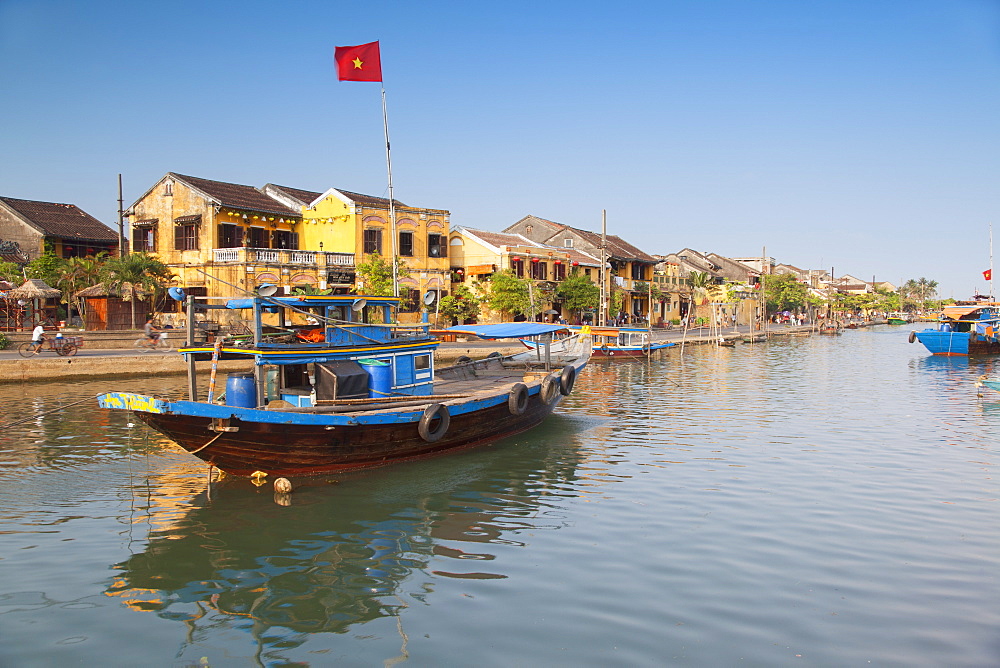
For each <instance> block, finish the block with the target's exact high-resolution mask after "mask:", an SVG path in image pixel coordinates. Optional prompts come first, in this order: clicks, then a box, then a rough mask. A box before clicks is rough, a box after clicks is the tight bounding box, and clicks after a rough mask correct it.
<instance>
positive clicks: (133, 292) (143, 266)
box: [102, 253, 173, 329]
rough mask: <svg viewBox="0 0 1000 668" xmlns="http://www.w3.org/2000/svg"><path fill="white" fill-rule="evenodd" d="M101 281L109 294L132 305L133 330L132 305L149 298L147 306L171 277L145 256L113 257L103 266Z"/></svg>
mask: <svg viewBox="0 0 1000 668" xmlns="http://www.w3.org/2000/svg"><path fill="white" fill-rule="evenodd" d="M102 273H103V278H104V284H105V285H106V286H107V288H108V293H109V294H115V293H117V294H120V295H121V297H122V299H124V300H125V301H127V302H129V304H131V306H132V329H135V328H136V319H135V303H136V302H137V301H142V300H143V299H145V298H146V296H149V297H150V303H151V304H152V303H155V302H156V298H157V297H158V296H159V294H160V293H161V292H162V290H163V284H164V283H165V282H166V281H168V280H170V279H171V278H172V277H173V273H171V271H170V268H169V267H167V265H165V264H163V263H162V262H160V261H159V260H157V259H156V258H155V257H153V256H152V255H149V254H147V253H131V254H129V255H125V256H122V257H113V258H110V259H109V260H107V261H106V262H105V263H104V271H103V272H102Z"/></svg>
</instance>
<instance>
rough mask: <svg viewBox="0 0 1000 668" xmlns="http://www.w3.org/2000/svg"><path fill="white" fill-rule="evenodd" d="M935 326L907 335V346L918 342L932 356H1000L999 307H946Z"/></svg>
mask: <svg viewBox="0 0 1000 668" xmlns="http://www.w3.org/2000/svg"><path fill="white" fill-rule="evenodd" d="M937 323H938V324H937V327H936V328H933V329H924V330H921V331H913V332H910V337H909V340H910V343H913V342H915V341H920V343H922V344H924V347H925V348H927V350H929V351H930V352H931V353H932V354H934V355H977V354H996V353H1000V304H997V303H995V302H976V303H959V304H955V305H952V306H946V307H944V309H943V310H942V311H941V313H940V315H939V316H938V320H937Z"/></svg>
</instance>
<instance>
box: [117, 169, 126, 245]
mask: <svg viewBox="0 0 1000 668" xmlns="http://www.w3.org/2000/svg"><path fill="white" fill-rule="evenodd" d="M124 204H125V202H124V200H122V175H121V174H119V175H118V257H122V256H123V255H125V209H124Z"/></svg>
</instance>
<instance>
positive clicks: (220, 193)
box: [169, 172, 302, 216]
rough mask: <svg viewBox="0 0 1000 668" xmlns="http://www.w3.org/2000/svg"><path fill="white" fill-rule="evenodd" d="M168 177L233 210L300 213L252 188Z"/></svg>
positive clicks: (203, 180) (206, 180)
mask: <svg viewBox="0 0 1000 668" xmlns="http://www.w3.org/2000/svg"><path fill="white" fill-rule="evenodd" d="M169 175H170V176H172V177H174V178H175V179H177V180H179V181H183V182H184V183H186V184H188V185H189V186H191V187H193V188H196V189H198V190H200V191H201V192H203V193H205V194H206V195H208V196H209V197H211V198H212V199H214V200H216V201H217V202H219V204H221V205H222V206H231V207H233V208H235V209H246V210H249V211H262V212H264V213H276V214H278V215H281V216H288V215H293V216H297V215H301V213H302V212H301V211H298V210H296V209H292V208H290V207H287V206H285V205H284V204H282V203H281V202H279V201H278V200H276V199H273V198H271V197H268V196H267V195H265V194H264V193H262V192H261V191H260V190H258V189H257V188H254V187H253V186H244V185H240V184H238V183H224V182H222V181H210V180H209V179H200V178H198V177H196V176H185V175H184V174H175V173H174V172H170V174H169Z"/></svg>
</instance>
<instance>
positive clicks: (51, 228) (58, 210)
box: [0, 197, 118, 242]
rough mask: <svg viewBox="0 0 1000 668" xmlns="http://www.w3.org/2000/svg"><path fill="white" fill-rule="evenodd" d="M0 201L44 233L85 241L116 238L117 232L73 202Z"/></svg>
mask: <svg viewBox="0 0 1000 668" xmlns="http://www.w3.org/2000/svg"><path fill="white" fill-rule="evenodd" d="M0 200H2V201H3V203H4V204H6V205H7V206H9V207H10V208H11V209H13V210H14V211H16V212H17V213H18V214H20V215H21V216H22V217H23V218H24V219H25V220H27V221H29V222H31V223H32V224H33V225H35V226H36V227H38V228H39V229H40V230H41V231H42V233H43V234H45V235H46V236H53V237H59V238H61V239H81V240H87V241H115V242H116V241H118V233H117V232H115V231H114V230H112V229H111V228H110V227H108V226H107V225H105V224H104V223H102V222H101V221H99V220H97V219H96V218H94V217H93V216H91V215H90V214H89V213H87V212H86V211H84V210H83V209H81V208H80V207H78V206H76V205H75V204H57V203H55V202H36V201H34V200H28V199H15V198H13V197H0Z"/></svg>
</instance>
